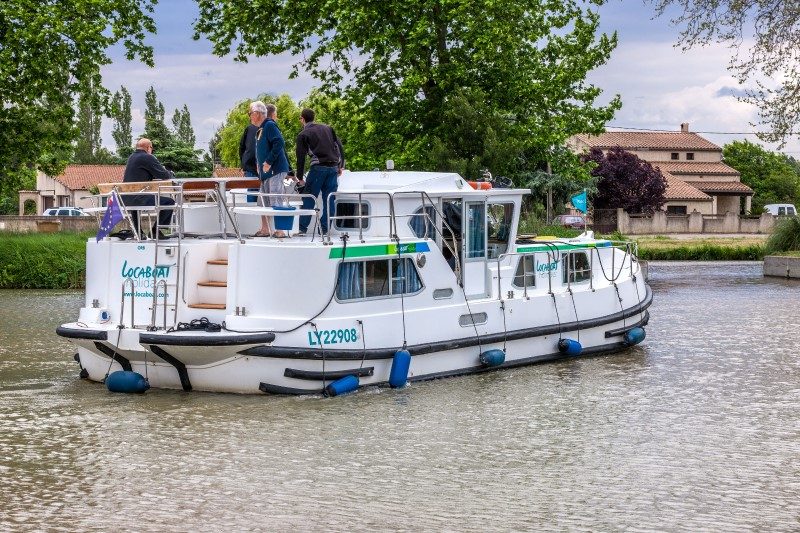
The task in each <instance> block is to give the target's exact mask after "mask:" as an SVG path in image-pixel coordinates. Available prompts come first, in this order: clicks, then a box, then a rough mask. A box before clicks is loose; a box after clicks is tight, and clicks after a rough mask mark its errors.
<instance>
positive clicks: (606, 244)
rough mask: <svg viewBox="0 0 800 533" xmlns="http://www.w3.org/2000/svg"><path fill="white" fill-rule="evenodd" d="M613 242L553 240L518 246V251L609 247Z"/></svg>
mask: <svg viewBox="0 0 800 533" xmlns="http://www.w3.org/2000/svg"><path fill="white" fill-rule="evenodd" d="M609 246H611V243H610V242H608V241H598V242H587V243H581V244H572V243H568V242H557V243H556V242H553V243H548V244H534V245H532V246H518V247H517V253H524V252H548V251H552V250H553V249H556V250H575V249H578V248H608V247H609Z"/></svg>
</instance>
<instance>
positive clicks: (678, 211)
mask: <svg viewBox="0 0 800 533" xmlns="http://www.w3.org/2000/svg"><path fill="white" fill-rule="evenodd" d="M686 213H687V211H686V206H685V205H668V206H667V214H668V215H685V214H686Z"/></svg>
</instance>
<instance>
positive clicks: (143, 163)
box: [122, 138, 175, 235]
mask: <svg viewBox="0 0 800 533" xmlns="http://www.w3.org/2000/svg"><path fill="white" fill-rule="evenodd" d="M173 177H174V176H173V174H172V172H170V171H169V170H167V169H166V168H164V165H162V164H161V162H160V161H159V160H158V159H156V156H154V155H153V143H152V142H150V139H145V138H141V139H139V140H138V141H136V151H135V152H133V153H132V154H131V155H130V157H129V158H128V162H127V163H125V174H124V176H123V178H122V181H123V183H129V182H143V181H153V180H169V179H172V178H173ZM154 192H158V191H157V190H156V191H154ZM122 201H123V202H124V204H125V205H126V206H127V207H130V206H154V205H156V195H154V194H123V195H122ZM158 203H159V205H175V201H174V200H173V199H172V198H166V197H164V196H159V197H158ZM138 215H139V213H138V212H136V213H134V216H133V225H134V226H135V229H136V231H139V216H138ZM171 221H172V209H163V210H161V212H160V213H159V215H158V223H159V224H160V225H161V226H167V225H169V224H170V222H171ZM156 229H157V228H156V224H153V230H152V233H153V235H155V234H156Z"/></svg>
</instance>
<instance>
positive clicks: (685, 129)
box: [681, 122, 689, 133]
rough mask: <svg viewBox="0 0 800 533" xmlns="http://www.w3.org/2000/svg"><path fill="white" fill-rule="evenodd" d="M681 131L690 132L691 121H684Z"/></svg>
mask: <svg viewBox="0 0 800 533" xmlns="http://www.w3.org/2000/svg"><path fill="white" fill-rule="evenodd" d="M681 133H689V123H688V122H684V123H683V124H681Z"/></svg>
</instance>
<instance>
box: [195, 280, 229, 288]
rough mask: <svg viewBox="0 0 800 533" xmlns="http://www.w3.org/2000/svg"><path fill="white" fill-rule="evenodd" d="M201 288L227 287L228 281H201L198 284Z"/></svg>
mask: <svg viewBox="0 0 800 533" xmlns="http://www.w3.org/2000/svg"><path fill="white" fill-rule="evenodd" d="M198 285H199V286H200V287H227V286H228V282H227V281H201V282H199V283H198Z"/></svg>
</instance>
